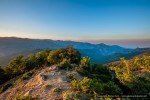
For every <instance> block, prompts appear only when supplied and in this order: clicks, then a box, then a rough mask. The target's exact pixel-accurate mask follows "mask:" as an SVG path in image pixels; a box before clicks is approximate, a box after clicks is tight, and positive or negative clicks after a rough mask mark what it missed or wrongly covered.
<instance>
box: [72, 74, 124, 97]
mask: <svg viewBox="0 0 150 100" xmlns="http://www.w3.org/2000/svg"><path fill="white" fill-rule="evenodd" d="M71 85H72V87H73V88H75V89H77V90H80V91H82V92H84V93H88V94H92V95H94V94H99V95H100V94H121V93H122V91H121V89H120V88H119V87H118V86H117V85H115V84H114V83H113V82H108V83H102V82H101V81H99V80H97V79H90V78H87V77H84V78H83V80H81V81H79V80H72V81H71Z"/></svg>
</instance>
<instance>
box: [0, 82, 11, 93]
mask: <svg viewBox="0 0 150 100" xmlns="http://www.w3.org/2000/svg"><path fill="white" fill-rule="evenodd" d="M11 86H13V83H11V82H8V83H7V84H4V85H3V86H2V87H1V88H0V93H2V92H4V91H6V90H7V89H8V88H10V87H11Z"/></svg>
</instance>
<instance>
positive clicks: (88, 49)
mask: <svg viewBox="0 0 150 100" xmlns="http://www.w3.org/2000/svg"><path fill="white" fill-rule="evenodd" d="M67 46H73V47H74V48H76V49H78V50H79V51H80V52H81V54H82V56H89V57H90V58H91V60H92V61H93V62H96V63H106V62H107V59H108V57H109V56H111V55H113V54H116V53H121V54H124V53H128V52H130V51H132V49H126V48H123V47H120V46H117V45H112V46H109V45H106V44H103V43H101V44H90V43H85V42H74V41H60V40H47V39H43V40H40V39H27V38H16V37H0V64H1V65H2V66H5V65H6V64H7V62H9V61H5V60H4V59H6V60H7V59H8V60H9V59H10V58H12V57H14V56H13V55H18V54H22V55H26V52H28V53H29V52H31V53H33V52H34V51H35V50H38V49H46V48H50V49H56V48H61V47H67ZM108 61H110V62H111V60H108ZM5 62H6V63H5Z"/></svg>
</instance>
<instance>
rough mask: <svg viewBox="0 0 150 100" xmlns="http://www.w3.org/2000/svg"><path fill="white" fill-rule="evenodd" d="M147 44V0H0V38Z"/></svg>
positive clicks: (149, 19) (149, 20)
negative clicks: (13, 37)
mask: <svg viewBox="0 0 150 100" xmlns="http://www.w3.org/2000/svg"><path fill="white" fill-rule="evenodd" d="M10 36H15V37H23V38H36V39H54V40H73V41H83V42H91V43H101V42H103V43H107V44H118V45H121V46H124V47H132V48H136V47H150V0H0V37H10Z"/></svg>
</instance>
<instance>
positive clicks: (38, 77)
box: [0, 47, 150, 100]
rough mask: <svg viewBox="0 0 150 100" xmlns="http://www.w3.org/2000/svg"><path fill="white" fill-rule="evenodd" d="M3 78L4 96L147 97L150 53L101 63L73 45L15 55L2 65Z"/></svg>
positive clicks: (28, 99)
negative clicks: (84, 54) (82, 54)
mask: <svg viewBox="0 0 150 100" xmlns="http://www.w3.org/2000/svg"><path fill="white" fill-rule="evenodd" d="M0 80H1V82H0V84H1V85H0V99H1V100H14V99H16V100H38V99H40V100H49V99H50V100H51V99H58V100H68V99H71V100H76V99H77V100H78V99H79V100H85V99H86V100H90V99H98V98H101V96H104V95H105V96H106V95H107V96H108V95H112V96H115V95H116V97H114V98H115V99H116V98H121V97H122V96H123V95H124V96H125V95H141V94H142V95H143V96H144V98H145V99H147V98H148V96H149V95H148V93H149V91H150V85H149V83H150V56H149V55H147V53H146V54H145V53H144V54H143V55H140V56H137V57H134V58H132V59H129V60H126V59H124V58H121V60H120V61H118V62H113V63H110V64H107V65H101V64H92V63H91V60H90V58H88V57H81V55H80V53H79V51H78V50H76V49H74V48H73V47H67V48H59V49H56V50H48V49H47V50H43V51H40V52H38V53H36V54H32V55H29V56H27V57H23V56H18V57H16V58H14V59H12V60H11V62H9V64H8V65H7V66H6V67H5V68H1V69H0ZM105 98H106V97H105ZM124 98H126V97H124ZM136 98H137V99H141V97H136ZM109 99H112V97H109ZM128 99H131V98H128Z"/></svg>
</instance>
